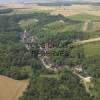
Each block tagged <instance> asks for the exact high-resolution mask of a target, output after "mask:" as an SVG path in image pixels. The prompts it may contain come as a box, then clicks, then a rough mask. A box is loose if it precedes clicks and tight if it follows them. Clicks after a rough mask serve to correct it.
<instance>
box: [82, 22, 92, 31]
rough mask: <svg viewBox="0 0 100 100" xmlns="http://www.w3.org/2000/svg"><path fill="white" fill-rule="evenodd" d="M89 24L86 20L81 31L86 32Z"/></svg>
mask: <svg viewBox="0 0 100 100" xmlns="http://www.w3.org/2000/svg"><path fill="white" fill-rule="evenodd" d="M89 22H90V20H86V21H85V22H84V25H83V31H87V30H88V25H89Z"/></svg>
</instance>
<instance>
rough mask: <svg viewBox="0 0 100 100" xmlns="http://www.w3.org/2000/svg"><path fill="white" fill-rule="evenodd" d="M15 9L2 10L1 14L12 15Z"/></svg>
mask: <svg viewBox="0 0 100 100" xmlns="http://www.w3.org/2000/svg"><path fill="white" fill-rule="evenodd" d="M12 11H13V9H0V14H6V13H11V12H12Z"/></svg>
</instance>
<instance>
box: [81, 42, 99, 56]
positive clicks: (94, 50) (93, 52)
mask: <svg viewBox="0 0 100 100" xmlns="http://www.w3.org/2000/svg"><path fill="white" fill-rule="evenodd" d="M83 47H84V53H85V56H86V57H93V56H98V55H100V42H99V41H97V42H91V43H86V44H84V45H83Z"/></svg>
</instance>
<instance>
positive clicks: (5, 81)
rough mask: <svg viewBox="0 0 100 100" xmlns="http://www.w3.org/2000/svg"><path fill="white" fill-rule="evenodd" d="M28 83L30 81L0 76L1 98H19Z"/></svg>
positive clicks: (5, 99)
mask: <svg viewBox="0 0 100 100" xmlns="http://www.w3.org/2000/svg"><path fill="white" fill-rule="evenodd" d="M27 85H28V81H17V80H13V79H11V78H7V77H4V76H0V100H18V98H19V97H20V96H21V95H22V93H23V91H25V89H26V87H27Z"/></svg>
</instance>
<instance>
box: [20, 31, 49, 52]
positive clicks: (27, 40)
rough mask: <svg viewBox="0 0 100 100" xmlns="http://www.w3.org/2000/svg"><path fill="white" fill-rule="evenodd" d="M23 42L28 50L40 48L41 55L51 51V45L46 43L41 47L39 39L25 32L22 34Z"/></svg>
mask: <svg viewBox="0 0 100 100" xmlns="http://www.w3.org/2000/svg"><path fill="white" fill-rule="evenodd" d="M21 41H22V43H24V44H25V47H26V48H27V50H30V49H31V48H35V47H36V46H38V48H39V50H40V52H41V53H44V54H46V53H47V52H48V50H49V44H48V43H45V44H43V45H40V44H39V43H38V38H37V37H36V36H29V33H28V32H27V31H26V30H25V31H24V32H23V33H21Z"/></svg>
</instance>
